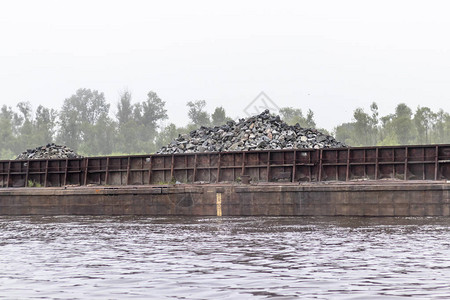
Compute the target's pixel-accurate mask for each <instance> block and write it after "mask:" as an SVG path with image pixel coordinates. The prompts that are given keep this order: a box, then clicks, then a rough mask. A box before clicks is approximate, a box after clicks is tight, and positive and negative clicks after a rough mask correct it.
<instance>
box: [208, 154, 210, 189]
mask: <svg viewBox="0 0 450 300" xmlns="http://www.w3.org/2000/svg"><path fill="white" fill-rule="evenodd" d="M208 183H211V154H208Z"/></svg>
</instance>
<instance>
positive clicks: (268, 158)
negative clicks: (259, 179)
mask: <svg viewBox="0 0 450 300" xmlns="http://www.w3.org/2000/svg"><path fill="white" fill-rule="evenodd" d="M258 160H259V155H258ZM258 164H259V163H258ZM269 175H270V150H269V151H267V176H266V182H269V181H270V176H269Z"/></svg>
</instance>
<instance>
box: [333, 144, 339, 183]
mask: <svg viewBox="0 0 450 300" xmlns="http://www.w3.org/2000/svg"><path fill="white" fill-rule="evenodd" d="M334 153H336V155H335V158H336V167H335V169H336V174H335V176H336V181H338V180H339V154H338V153H339V150H334Z"/></svg>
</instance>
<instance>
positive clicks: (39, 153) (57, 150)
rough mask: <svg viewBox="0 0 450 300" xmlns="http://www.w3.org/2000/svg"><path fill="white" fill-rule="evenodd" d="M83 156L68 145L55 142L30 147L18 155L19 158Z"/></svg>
mask: <svg viewBox="0 0 450 300" xmlns="http://www.w3.org/2000/svg"><path fill="white" fill-rule="evenodd" d="M81 157H83V156H81V155H78V154H77V153H75V151H73V150H72V149H70V148H69V147H67V146H61V145H56V144H54V143H51V144H47V145H46V146H40V147H36V148H34V149H28V150H27V151H25V152H22V153H21V154H19V156H17V158H16V159H17V160H29V159H57V158H81Z"/></svg>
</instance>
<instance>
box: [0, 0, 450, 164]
mask: <svg viewBox="0 0 450 300" xmlns="http://www.w3.org/2000/svg"><path fill="white" fill-rule="evenodd" d="M449 8H450V5H449V4H447V2H445V1H431V2H426V1H376V2H369V1H338V2H335V1H310V2H306V1H282V2H275V1H245V2H243V1H227V2H221V3H217V2H208V1H189V2H182V1H170V2H157V1H126V2H125V1H100V0H99V1H64V2H62V1H39V2H36V1H20V2H6V3H2V4H1V9H0V33H1V35H0V36H1V37H2V43H1V47H0V82H1V87H2V89H1V90H2V96H1V97H0V104H1V106H2V111H1V118H0V127H1V129H0V131H1V132H0V134H1V145H0V148H1V153H0V154H1V158H11V157H13V156H14V155H17V154H18V152H21V151H24V150H25V149H26V148H30V147H35V146H38V145H41V144H44V143H47V142H52V141H56V142H60V143H65V144H67V145H69V146H72V147H73V148H74V149H75V150H79V151H81V152H82V153H84V154H89V155H95V154H111V153H124V154H125V153H141V152H144V153H149V152H153V151H155V150H156V149H157V148H158V146H159V145H160V144H161V143H162V142H167V140H163V139H162V138H163V137H172V136H173V135H176V132H178V131H183V130H189V129H190V128H192V126H193V125H199V124H200V123H199V122H198V121H197V123H196V121H195V120H193V119H192V118H190V117H189V116H190V115H189V112H190V111H191V112H192V109H197V110H199V111H200V112H204V113H206V114H207V115H208V118H209V124H210V125H213V123H214V120H213V119H212V115H213V114H214V113H215V112H216V110H217V109H219V111H220V114H221V116H222V115H225V118H231V119H236V118H238V117H246V114H245V112H244V110H245V108H246V107H247V105H248V104H249V103H251V102H252V101H253V100H254V99H255V97H256V96H257V95H258V94H259V93H260V92H261V91H264V92H265V93H266V94H267V95H268V96H269V97H270V98H271V99H272V101H273V102H274V103H276V105H277V106H278V108H281V109H283V108H285V109H288V108H291V110H289V109H288V110H287V111H286V110H285V111H284V113H285V115H284V117H285V120H286V121H288V122H291V123H292V122H294V121H300V123H301V122H302V121H303V119H302V118H307V116H308V112H309V110H310V111H311V112H312V113H313V116H311V117H310V121H313V123H314V125H315V126H317V127H318V128H321V129H325V130H326V131H328V132H329V133H333V134H335V135H336V137H337V138H338V139H340V140H342V141H344V142H347V143H349V144H350V145H352V146H358V145H373V144H380V145H385V144H408V143H444V142H446V143H448V142H449V141H448V134H449V131H448V129H449V118H448V113H447V112H448V111H450V104H449V103H450V102H449V98H450V92H449V88H448V87H449V81H450V55H449V54H450V53H449V50H450V40H449V39H448V38H447V31H448V28H450V20H449V18H448V13H447V12H448V11H449V10H448V9H449ZM80 91H82V92H80ZM80 93H81V94H80ZM84 93H85V94H84ZM126 93H128V94H129V96H128V97H129V99H130V109H131V111H132V114H130V116H131V117H129V116H128V117H125V119H122V121H121V119H120V117H119V115H120V114H121V112H122V111H121V108H120V105H119V104H120V103H122V102H121V101H122V100H121V99H123V97H124V95H125V94H126ZM149 93H153V94H151V95H153V96H149ZM77 95H78V96H77ZM86 95H87V96H86ZM155 95H156V96H155ZM77 97H78V98H80V99H83V100H82V101H81V100H80V101H78V102H77ZM155 99H159V100H160V102H158V101H157V100H155ZM83 101H85V102H83ZM86 101H87V102H86ZM155 101H156V102H155ZM202 101H204V102H202ZM189 102H190V103H192V105H191V106H189V105H188V103H189ZM158 103H159V105H160V106H159V109H160V110H161V111H160V114H159V115H158V114H157V115H156V116H152V115H151V114H149V113H148V112H149V111H150V108H151V107H152V105H157V104H158ZM162 103H164V105H162ZM374 103H375V106H374V105H373V104H374ZM86 105H90V107H86ZM146 105H147V106H146ZM39 106H41V108H39ZM220 108H221V109H220ZM358 108H361V109H358ZM375 108H376V109H375ZM83 109H84V110H85V111H84V112H83ZM146 109H147V110H146ZM222 110H223V111H222ZM299 110H301V114H300V111H299ZM153 111H154V110H153ZM74 112H75V113H74ZM280 113H283V110H281V111H280ZM125 115H126V114H125ZM200 115H201V114H200ZM158 116H159V118H158ZM217 116H218V115H217ZM64 118H65V119H64ZM127 118H131V119H130V120H131V121H130V120H128V119H127ZM124 120H128V121H129V122H135V123H136V124H134V125H133V126H136V127H132V125H130V124H128V125H127V126H125V125H124V124H125V123H127V122H128V121H127V122H125V123H124ZM216 121H217V120H216ZM71 122H72V123H71ZM205 122H206V121H205ZM38 124H39V125H38ZM124 126H125V127H124ZM139 126H140V127H139ZM189 126H191V127H189ZM43 128H46V129H45V130H44V129H43ZM124 128H127V129H126V130H128V131H126V130H125V129H124ZM130 128H133V129H130ZM38 129H39V130H38ZM69 129H70V130H72V131H70V130H69ZM407 129H408V130H407ZM130 132H137V134H139V135H140V136H136V135H133V134H131V133H130ZM125 137H126V139H125ZM48 139H51V140H48ZM102 139H103V140H102ZM95 140H97V142H95ZM102 141H108V142H107V143H106V144H105V142H102ZM95 143H97V145H95ZM124 143H126V144H124ZM130 143H131V144H130ZM125 146H126V147H125Z"/></svg>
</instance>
